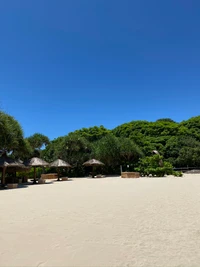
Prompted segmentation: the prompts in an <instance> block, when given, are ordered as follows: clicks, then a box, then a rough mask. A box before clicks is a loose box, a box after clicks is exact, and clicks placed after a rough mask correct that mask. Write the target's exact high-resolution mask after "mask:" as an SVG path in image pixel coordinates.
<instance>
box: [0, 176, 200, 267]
mask: <svg viewBox="0 0 200 267" xmlns="http://www.w3.org/2000/svg"><path fill="white" fill-rule="evenodd" d="M0 199H1V201H0V211H1V216H0V266H40V267H41V266H76V267H79V266H84V267H86V266H93V267H96V266H101V267H102V266H109V267H112V266H137V267H138V266H148V267H151V266H159V267H162V266H165V267H166V266H170V267H171V266H177V267H178V266H179V267H180V266H187V267H189V266H193V267H194V266H198V267H199V266H200V174H192V175H189V174H188V175H184V177H182V178H180V177H167V178H139V179H122V178H120V177H111V178H109V177H107V178H99V179H91V178H76V179H72V180H71V181H67V182H54V183H51V184H44V185H31V186H28V187H27V188H21V189H13V190H1V191H0Z"/></svg>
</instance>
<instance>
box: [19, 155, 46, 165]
mask: <svg viewBox="0 0 200 267" xmlns="http://www.w3.org/2000/svg"><path fill="white" fill-rule="evenodd" d="M24 164H25V165H26V166H32V167H42V166H48V165H49V163H48V162H46V161H45V160H43V159H40V158H37V157H34V158H32V159H29V160H27V161H26V162H25V163H24Z"/></svg>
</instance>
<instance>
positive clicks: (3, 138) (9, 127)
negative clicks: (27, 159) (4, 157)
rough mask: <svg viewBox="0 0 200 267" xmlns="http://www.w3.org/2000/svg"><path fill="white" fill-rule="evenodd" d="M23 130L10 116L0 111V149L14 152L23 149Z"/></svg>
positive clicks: (24, 144)
mask: <svg viewBox="0 0 200 267" xmlns="http://www.w3.org/2000/svg"><path fill="white" fill-rule="evenodd" d="M25 146H26V143H25V142H24V136H23V130H22V127H21V125H20V124H19V122H18V121H17V120H16V119H15V118H14V117H12V116H10V115H8V114H6V113H4V112H2V111H0V150H2V151H5V152H14V151H20V150H23V149H25Z"/></svg>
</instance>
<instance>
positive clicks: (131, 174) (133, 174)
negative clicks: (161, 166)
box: [121, 172, 140, 178]
mask: <svg viewBox="0 0 200 267" xmlns="http://www.w3.org/2000/svg"><path fill="white" fill-rule="evenodd" d="M121 178H140V173H139V172H122V173H121Z"/></svg>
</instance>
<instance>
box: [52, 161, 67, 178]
mask: <svg viewBox="0 0 200 267" xmlns="http://www.w3.org/2000/svg"><path fill="white" fill-rule="evenodd" d="M49 167H54V168H57V172H58V181H60V179H59V176H60V168H72V166H71V165H70V164H69V163H67V162H66V161H64V160H62V159H57V160H55V161H53V162H52V163H50V164H49Z"/></svg>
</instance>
